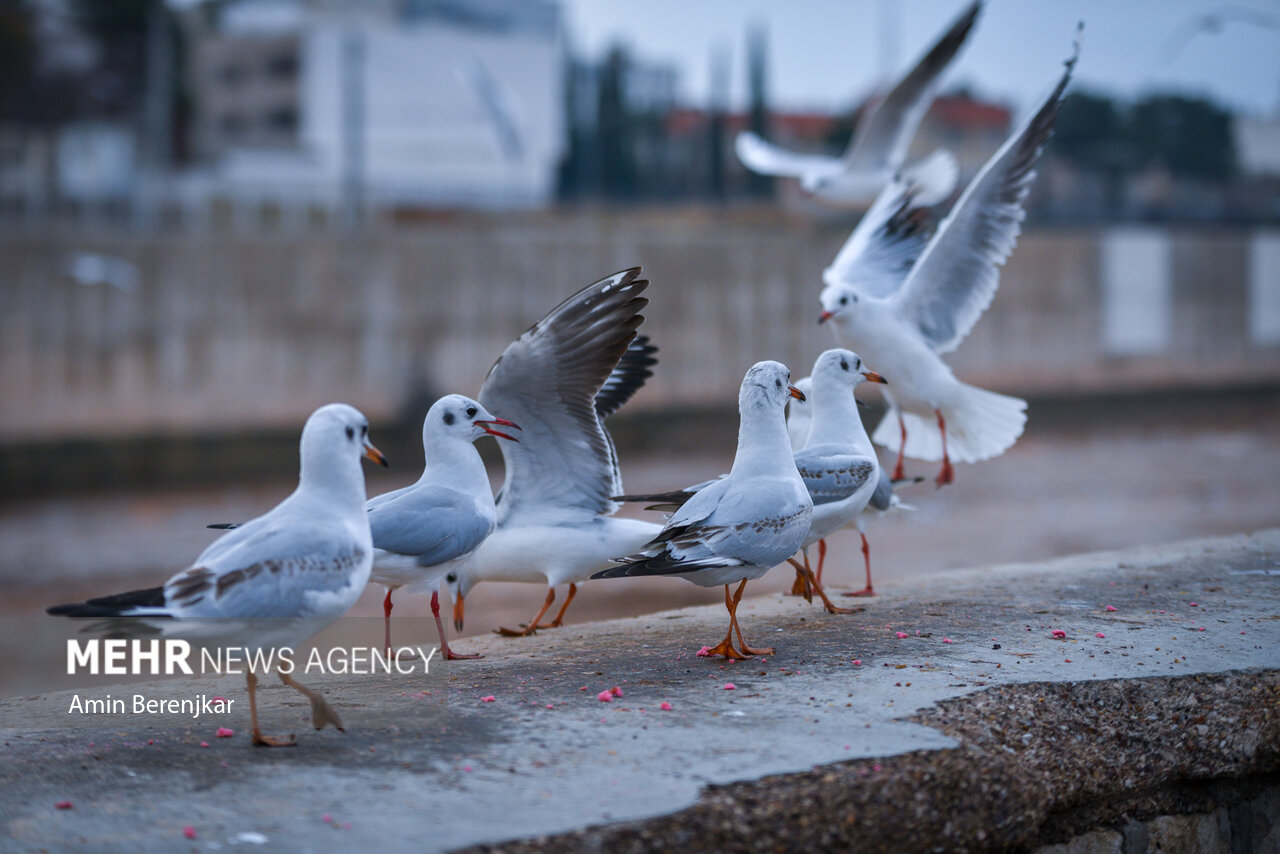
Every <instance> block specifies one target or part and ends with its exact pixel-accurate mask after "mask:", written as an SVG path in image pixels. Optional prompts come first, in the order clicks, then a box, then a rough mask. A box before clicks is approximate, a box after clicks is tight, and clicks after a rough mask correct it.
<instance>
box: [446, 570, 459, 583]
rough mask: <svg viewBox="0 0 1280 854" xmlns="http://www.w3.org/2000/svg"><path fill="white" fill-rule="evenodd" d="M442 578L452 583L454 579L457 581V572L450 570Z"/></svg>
mask: <svg viewBox="0 0 1280 854" xmlns="http://www.w3.org/2000/svg"><path fill="white" fill-rule="evenodd" d="M444 580H445V581H447V582H449V583H450V584H452V583H453V582H455V581H457V580H458V573H456V572H451V573H449V574H448V575H446V576H445V577H444Z"/></svg>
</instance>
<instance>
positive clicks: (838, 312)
mask: <svg viewBox="0 0 1280 854" xmlns="http://www.w3.org/2000/svg"><path fill="white" fill-rule="evenodd" d="M818 301H819V303H821V305H822V313H821V314H820V315H818V322H819V323H826V322H827V321H828V320H832V319H835V320H836V321H840V320H842V319H844V318H846V317H848V316H849V314H850V313H851V312H853V311H854V310H855V309H856V308H857V306H858V292H857V291H856V290H854V289H853V288H851V287H849V286H848V285H845V284H838V285H827V286H826V287H825V288H823V289H822V295H821V296H820V297H818Z"/></svg>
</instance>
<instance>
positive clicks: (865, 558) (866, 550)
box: [844, 534, 876, 596]
mask: <svg viewBox="0 0 1280 854" xmlns="http://www.w3.org/2000/svg"><path fill="white" fill-rule="evenodd" d="M860 536H861V537H862V562H863V563H864V564H865V565H866V567H867V586H866V587H865V588H863V589H862V590H857V591H854V592H853V593H846V594H844V595H845V596H874V595H876V591H874V590H872V589H871V546H869V545H867V535H866V534H861V535H860Z"/></svg>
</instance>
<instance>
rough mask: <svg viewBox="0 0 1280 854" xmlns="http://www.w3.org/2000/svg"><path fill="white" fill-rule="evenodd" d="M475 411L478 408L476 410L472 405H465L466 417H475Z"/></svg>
mask: <svg viewBox="0 0 1280 854" xmlns="http://www.w3.org/2000/svg"><path fill="white" fill-rule="evenodd" d="M477 411H478V410H477V409H476V408H475V407H474V406H468V407H467V417H468V418H475V417H476V412H477Z"/></svg>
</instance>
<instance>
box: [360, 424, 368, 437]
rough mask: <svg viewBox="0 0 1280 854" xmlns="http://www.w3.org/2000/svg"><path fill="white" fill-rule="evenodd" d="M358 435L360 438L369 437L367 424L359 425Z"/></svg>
mask: <svg viewBox="0 0 1280 854" xmlns="http://www.w3.org/2000/svg"><path fill="white" fill-rule="evenodd" d="M360 435H361V436H368V435H369V425H368V424H361V425H360Z"/></svg>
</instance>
